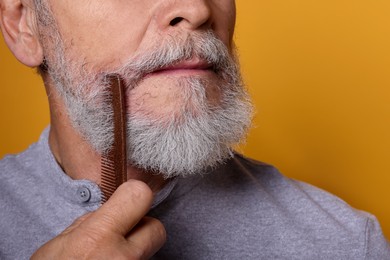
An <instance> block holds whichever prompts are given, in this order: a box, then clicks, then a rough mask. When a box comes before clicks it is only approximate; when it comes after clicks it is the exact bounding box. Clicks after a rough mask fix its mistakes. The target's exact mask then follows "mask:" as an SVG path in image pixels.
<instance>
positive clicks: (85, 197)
mask: <svg viewBox="0 0 390 260" xmlns="http://www.w3.org/2000/svg"><path fill="white" fill-rule="evenodd" d="M77 195H78V196H79V198H80V200H81V202H88V201H89V200H90V199H91V191H90V190H89V189H88V188H86V187H80V188H79V189H78V190H77Z"/></svg>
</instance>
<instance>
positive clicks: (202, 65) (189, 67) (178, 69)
mask: <svg viewBox="0 0 390 260" xmlns="http://www.w3.org/2000/svg"><path fill="white" fill-rule="evenodd" d="M212 71H213V66H212V65H211V64H210V63H208V62H207V61H205V60H200V59H191V60H185V61H180V62H177V63H174V64H172V65H169V66H167V67H164V68H161V69H158V70H156V71H153V72H151V73H149V75H160V74H169V75H175V74H176V75H195V74H202V73H208V72H212Z"/></svg>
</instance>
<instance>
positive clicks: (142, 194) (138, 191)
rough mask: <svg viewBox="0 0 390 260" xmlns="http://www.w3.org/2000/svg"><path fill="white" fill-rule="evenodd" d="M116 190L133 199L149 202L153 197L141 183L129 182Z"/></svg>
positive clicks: (147, 187) (145, 185) (148, 189)
mask: <svg viewBox="0 0 390 260" xmlns="http://www.w3.org/2000/svg"><path fill="white" fill-rule="evenodd" d="M118 190H120V192H124V193H126V194H128V195H131V197H132V198H134V199H145V200H151V199H152V197H153V194H152V191H151V190H150V188H149V186H148V185H147V184H145V183H144V182H142V181H136V180H130V181H127V182H125V183H124V184H122V185H121V186H120V187H119V188H118Z"/></svg>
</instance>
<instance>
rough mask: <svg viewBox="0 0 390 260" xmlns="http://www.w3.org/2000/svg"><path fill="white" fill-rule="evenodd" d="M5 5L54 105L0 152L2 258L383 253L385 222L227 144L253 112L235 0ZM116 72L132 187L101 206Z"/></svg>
mask: <svg viewBox="0 0 390 260" xmlns="http://www.w3.org/2000/svg"><path fill="white" fill-rule="evenodd" d="M0 3H1V5H0V6H1V29H2V33H3V36H4V39H5V41H6V43H7V45H8V46H9V48H10V50H11V51H12V52H13V53H14V55H15V57H16V58H17V59H18V60H19V61H21V62H22V63H24V64H25V65H27V66H30V67H37V68H38V71H39V73H40V74H41V75H42V78H43V81H44V83H45V87H46V91H47V94H48V99H49V105H50V112H51V124H50V127H49V128H48V129H46V130H45V131H44V132H43V133H42V135H41V138H40V140H39V141H38V142H37V143H36V144H33V145H32V146H31V147H30V148H29V149H28V150H26V151H25V152H23V153H21V154H19V155H16V156H7V157H5V158H4V159H3V160H2V161H1V162H0V174H1V175H0V176H1V179H0V194H1V198H0V200H1V204H0V207H1V211H0V219H1V220H0V221H1V224H0V225H1V228H0V230H1V236H0V258H1V259H25V258H28V257H30V256H32V257H33V258H35V259H40V258H47V259H57V258H60V259H62V258H63V259H68V258H71V259H73V258H76V259H79V258H82V259H84V258H98V259H117V258H121V259H122V258H130V259H144V258H150V257H154V258H155V259H389V257H390V251H389V245H388V242H387V241H386V239H385V238H384V237H383V235H382V233H381V230H380V226H379V224H378V222H377V221H376V219H375V217H373V216H371V215H369V214H367V213H364V212H360V211H357V210H354V209H352V208H351V207H349V206H348V205H346V204H345V203H344V202H343V201H341V200H340V199H338V198H336V197H334V196H332V195H330V194H328V193H326V192H324V191H321V190H319V189H317V188H314V187H312V186H310V185H307V184H304V183H301V182H297V181H294V180H290V179H288V178H286V177H283V176H282V175H281V174H280V173H279V172H278V171H277V170H276V169H275V168H273V167H272V166H269V165H266V164H263V163H260V162H256V161H253V160H250V159H247V158H244V157H243V156H241V155H239V154H236V153H234V152H233V151H232V146H234V145H235V144H237V143H238V142H239V141H240V140H241V139H242V138H243V137H244V136H245V133H246V131H247V129H248V127H249V125H250V121H251V111H252V108H251V103H250V100H249V97H248V94H247V92H246V90H245V88H244V87H243V84H242V82H241V78H240V74H239V69H238V65H237V62H236V59H235V55H234V54H235V53H234V52H235V50H234V44H233V42H232V37H233V32H234V26H235V2H234V1H233V0H181V1H175V0H142V1H136V0H128V1H119V0H105V1H101V0H95V1H75V0H62V1H54V0H0ZM113 73H115V74H118V75H120V76H121V78H122V79H123V81H124V83H125V86H126V100H127V104H128V106H127V107H126V112H127V117H128V125H127V129H128V138H127V143H128V158H127V161H128V167H127V175H128V179H129V181H128V182H126V183H124V184H123V185H122V186H120V187H119V188H118V190H117V191H116V192H115V193H114V194H113V196H112V197H111V198H110V199H109V200H108V201H107V202H106V203H105V204H103V206H100V205H101V202H102V192H101V189H100V186H99V185H100V184H101V174H100V172H101V168H100V167H101V163H100V162H101V156H102V155H103V154H105V153H106V152H107V150H108V149H109V147H110V146H111V144H112V142H113V133H112V132H113V131H112V125H113V118H112V111H111V108H110V107H111V106H110V104H108V103H107V99H106V98H105V97H106V96H107V82H106V78H107V75H111V74H113ZM157 219H158V220H157ZM160 221H161V222H160ZM165 240H166V241H165ZM160 248H161V249H160Z"/></svg>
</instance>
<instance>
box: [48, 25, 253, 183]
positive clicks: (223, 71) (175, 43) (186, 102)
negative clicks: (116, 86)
mask: <svg viewBox="0 0 390 260" xmlns="http://www.w3.org/2000/svg"><path fill="white" fill-rule="evenodd" d="M46 29H47V28H46ZM44 32H45V30H41V33H42V34H44ZM53 35H54V34H53V32H51V34H50V36H46V38H52V39H51V40H50V41H46V42H45V43H46V46H45V49H47V50H50V48H51V49H55V51H54V52H52V53H50V54H51V55H50V54H49V55H47V56H46V57H47V60H46V62H47V64H48V74H49V76H50V77H51V79H52V80H53V82H54V85H55V87H56V89H57V90H58V92H59V93H60V96H61V97H62V99H63V100H64V104H65V106H66V108H67V111H68V115H69V118H70V120H71V122H72V124H73V127H74V128H75V129H76V130H77V131H78V132H79V133H80V134H81V135H82V136H83V137H84V138H85V139H86V141H88V142H89V143H90V145H91V146H92V147H93V148H94V149H95V150H96V151H97V152H98V153H100V154H105V153H106V152H107V151H108V149H109V148H110V147H111V144H112V143H113V116H112V109H111V104H110V103H109V102H108V99H107V95H108V91H107V89H108V84H107V82H105V78H106V76H107V75H108V74H111V73H118V74H119V75H121V76H122V77H123V78H124V79H125V81H126V86H127V93H130V90H131V89H132V88H134V87H136V86H137V84H138V83H139V82H140V81H141V80H142V78H143V76H144V75H146V74H147V73H149V72H152V71H155V70H157V69H159V68H162V67H164V66H167V65H170V64H174V63H176V62H178V61H181V60H186V59H190V58H192V57H199V58H202V59H205V60H207V61H208V62H210V63H211V64H213V65H214V70H215V72H216V73H217V75H218V78H219V85H218V87H219V89H220V90H221V92H222V97H221V100H220V103H219V104H218V106H212V105H210V104H209V102H208V100H207V97H206V93H205V89H206V87H205V86H206V85H207V84H211V83H209V82H207V81H205V80H202V79H200V78H196V77H188V78H185V79H183V80H180V81H179V82H178V84H183V85H185V86H183V88H182V89H183V92H182V93H181V97H178V100H181V101H183V106H182V109H181V110H180V111H174V112H173V113H172V116H171V117H166V116H164V117H161V118H158V117H152V118H145V117H142V116H140V115H137V113H133V114H131V115H128V124H127V134H128V136H127V150H128V163H129V164H131V165H133V166H136V167H139V168H141V169H144V170H147V171H153V172H155V173H159V174H162V175H163V176H164V178H171V177H175V176H187V175H191V174H201V173H205V172H206V171H207V169H208V168H212V167H215V166H217V165H219V164H221V163H223V162H224V161H225V160H227V159H228V158H230V157H231V156H232V147H233V146H234V145H236V144H237V143H239V142H240V140H242V139H243V137H244V136H245V135H246V132H247V130H248V128H249V126H250V123H251V117H252V116H251V115H252V105H251V102H250V98H249V95H248V94H247V92H246V91H245V89H244V87H243V84H242V81H241V77H240V73H239V69H238V65H237V63H236V62H235V61H234V60H233V59H232V58H231V55H230V53H229V52H228V50H227V49H226V47H225V45H224V44H223V43H222V42H220V41H219V40H218V39H217V38H216V37H215V36H214V35H213V34H212V33H202V34H194V35H190V36H188V38H186V39H185V40H184V41H183V40H176V39H175V38H174V37H170V38H169V40H168V41H165V42H163V44H161V43H159V44H158V46H159V47H157V48H154V49H152V50H151V51H148V52H145V53H142V54H139V55H138V56H135V57H134V58H133V59H132V60H131V61H129V62H128V63H127V64H125V65H124V66H122V67H121V68H117V69H115V70H112V71H104V72H102V71H100V72H98V73H96V72H95V73H94V72H91V71H86V70H85V69H84V68H85V66H84V64H83V62H82V61H75V60H71V59H69V58H68V59H67V58H66V57H67V55H66V53H65V51H64V49H65V48H64V46H65V44H64V43H63V42H62V40H61V38H60V36H59V35H58V37H54V36H53ZM45 43H44V45H45ZM50 43H51V44H50ZM53 43H54V44H53ZM194 108H195V111H196V113H193V109H194Z"/></svg>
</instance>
